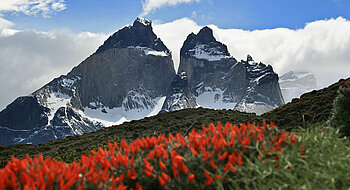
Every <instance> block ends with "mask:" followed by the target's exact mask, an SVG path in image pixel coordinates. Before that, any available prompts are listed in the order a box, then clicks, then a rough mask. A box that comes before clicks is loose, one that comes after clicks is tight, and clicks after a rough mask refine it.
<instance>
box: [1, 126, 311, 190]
mask: <svg viewBox="0 0 350 190" xmlns="http://www.w3.org/2000/svg"><path fill="white" fill-rule="evenodd" d="M202 128H203V129H202V130H199V131H196V130H192V131H191V132H190V133H189V134H188V135H187V136H182V135H181V134H180V133H178V134H177V135H175V136H173V135H171V134H169V135H167V136H166V135H165V134H162V135H159V136H153V137H147V138H142V139H140V138H138V139H136V140H135V141H133V142H131V143H130V144H128V143H127V142H126V141H124V140H123V141H121V143H120V144H117V143H115V142H114V143H113V142H112V143H108V147H109V148H108V149H107V150H105V149H101V148H100V149H99V151H98V152H95V151H91V154H90V155H83V156H82V157H81V160H80V162H78V163H76V162H73V163H71V164H67V163H64V162H59V161H56V160H53V159H51V158H47V159H43V156H42V155H40V156H38V157H34V158H30V157H29V156H27V157H26V158H25V159H21V160H20V159H16V158H14V157H13V158H12V161H10V162H8V164H7V165H6V167H5V168H4V169H0V176H1V177H0V189H135V190H139V189H192V188H198V189H205V188H208V189H226V188H229V187H231V186H230V184H232V182H233V181H234V180H237V179H238V178H239V176H240V172H242V171H243V170H242V169H243V168H244V167H245V166H246V165H247V163H249V162H254V161H256V160H260V161H261V162H262V163H266V164H270V165H273V167H274V168H279V167H281V166H280V165H279V160H281V156H283V155H284V154H285V151H289V150H290V149H297V151H298V156H299V157H300V158H303V156H304V153H305V150H304V148H303V147H302V146H301V144H300V142H299V140H298V139H297V138H296V137H295V136H293V134H292V133H289V132H285V131H283V130H282V131H281V130H278V129H277V128H276V126H275V125H274V124H273V123H271V124H266V123H265V122H264V123H263V125H262V126H259V125H254V124H250V123H248V124H240V125H239V126H236V125H232V124H230V123H226V124H225V125H222V124H221V123H220V122H219V123H218V124H217V125H216V126H215V125H214V124H210V125H209V126H207V127H206V126H203V127H202ZM283 169H285V170H290V169H291V166H288V167H287V168H283ZM253 175H254V174H253ZM242 184H244V183H243V182H242Z"/></svg>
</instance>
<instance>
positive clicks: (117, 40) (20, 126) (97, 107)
mask: <svg viewBox="0 0 350 190" xmlns="http://www.w3.org/2000/svg"><path fill="white" fill-rule="evenodd" d="M174 77H175V71H174V64H173V61H172V57H171V53H170V51H169V49H168V48H167V47H166V46H165V45H164V44H163V42H162V41H161V40H160V39H159V38H157V36H156V35H155V34H154V33H153V30H152V25H151V21H149V20H147V19H142V18H137V19H136V20H135V22H134V23H133V25H132V26H127V27H124V28H123V29H121V30H119V31H118V32H116V33H115V34H113V35H112V36H110V37H109V38H108V39H107V40H106V41H105V42H104V44H103V45H102V46H100V47H99V48H98V49H97V51H96V52H95V53H94V54H93V55H91V56H90V57H88V58H87V59H86V60H84V61H83V62H82V63H80V64H79V65H78V66H76V67H74V68H73V69H72V70H71V71H70V72H69V73H68V74H67V75H62V76H60V77H58V78H56V79H54V80H53V81H51V82H50V83H48V84H46V85H45V86H43V87H42V88H40V89H39V90H37V91H35V92H33V93H32V94H30V95H28V96H25V97H19V98H17V99H16V100H15V101H14V102H12V103H11V104H10V105H8V106H7V107H6V108H5V109H4V110H3V111H1V112H0V137H1V138H0V145H8V144H18V143H21V144H25V143H31V144H38V143H42V142H48V141H50V140H55V139H60V138H65V137H66V136H72V135H82V134H83V133H86V132H92V131H96V130H98V129H102V128H104V127H107V126H111V125H114V124H120V123H122V122H124V121H128V120H129V121H130V120H137V119H141V118H144V117H146V116H151V115H155V114H157V113H158V112H159V111H160V110H161V108H162V105H163V102H164V100H165V98H166V96H167V94H168V89H169V86H170V84H171V82H172V81H173V79H174Z"/></svg>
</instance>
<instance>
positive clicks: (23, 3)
mask: <svg viewBox="0 0 350 190" xmlns="http://www.w3.org/2000/svg"><path fill="white" fill-rule="evenodd" d="M65 9H66V4H65V2H64V0H1V1H0V13H4V12H16V13H23V14H26V15H37V14H41V15H42V16H43V17H49V15H50V14H53V13H57V12H60V11H63V10H65Z"/></svg>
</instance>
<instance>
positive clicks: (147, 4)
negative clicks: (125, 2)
mask: <svg viewBox="0 0 350 190" xmlns="http://www.w3.org/2000/svg"><path fill="white" fill-rule="evenodd" d="M199 1H200V0H141V3H142V7H143V12H142V13H141V14H140V16H146V15H148V14H149V13H150V12H152V11H154V10H156V9H159V8H161V7H166V6H175V5H178V4H181V3H192V2H199Z"/></svg>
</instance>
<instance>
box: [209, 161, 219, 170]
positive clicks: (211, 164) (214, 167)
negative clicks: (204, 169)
mask: <svg viewBox="0 0 350 190" xmlns="http://www.w3.org/2000/svg"><path fill="white" fill-rule="evenodd" d="M210 166H211V168H213V169H214V170H216V169H218V166H217V165H216V164H215V162H214V161H213V160H210Z"/></svg>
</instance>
